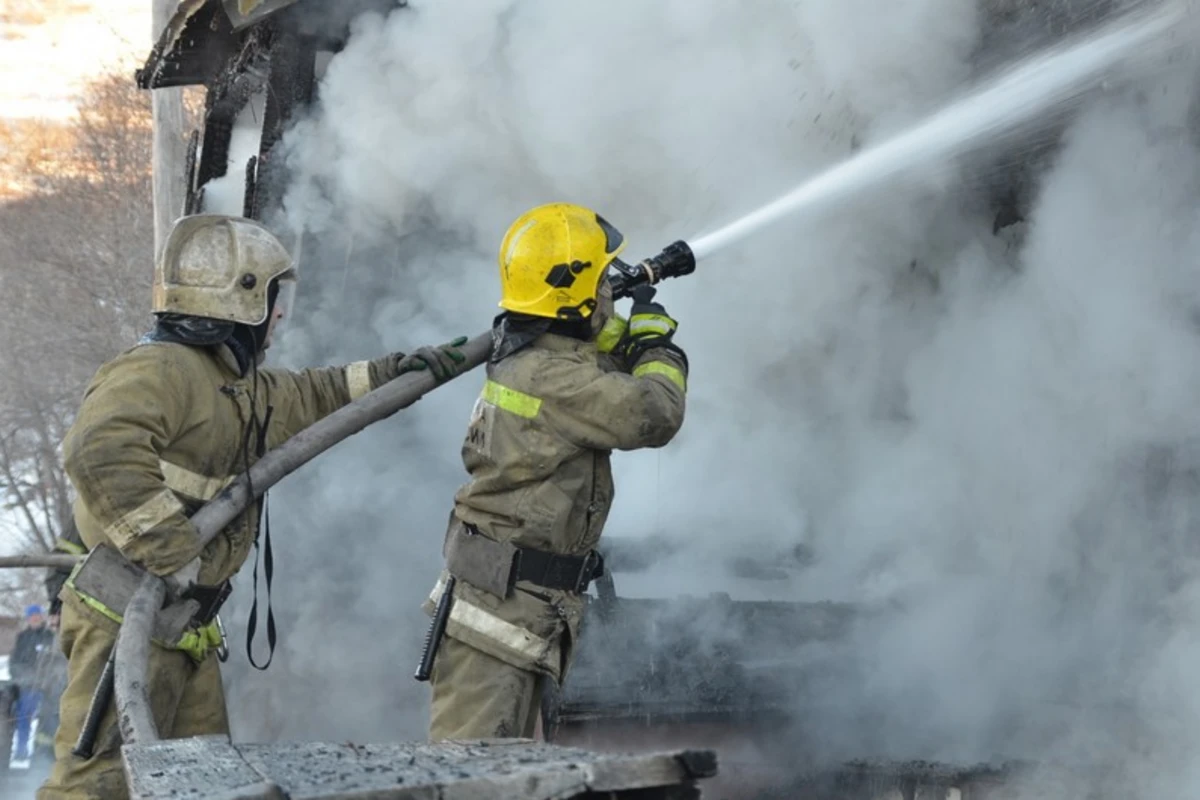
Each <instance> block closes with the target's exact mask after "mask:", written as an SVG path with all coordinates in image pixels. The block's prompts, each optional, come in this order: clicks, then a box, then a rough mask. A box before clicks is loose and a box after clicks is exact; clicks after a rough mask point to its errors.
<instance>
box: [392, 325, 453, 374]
mask: <svg viewBox="0 0 1200 800" xmlns="http://www.w3.org/2000/svg"><path fill="white" fill-rule="evenodd" d="M466 343H467V337H465V336H460V337H458V338H457V339H455V340H454V341H452V342H448V343H447V344H443V345H439V346H437V347H429V346H425V347H418V348H417V349H416V350H414V351H413V352H411V353H409V354H408V355H406V356H404V357H402V358H401V359H400V362H399V363H398V364H397V365H396V370H397V371H396V374H397V375H403V374H404V373H406V372H419V371H421V370H423V369H428V370H429V371H430V372H432V373H433V377H435V378H437V380H438V382H439V383H440V382H442V381H448V380H450V379H451V378H453V377H454V376H455V375H457V374H458V365H459V364H462V363H463V362H464V361H466V360H467V357H466V356H465V355H464V354H463V352H462V350H459V349H458V348H460V347H462V346H463V345H464V344H466Z"/></svg>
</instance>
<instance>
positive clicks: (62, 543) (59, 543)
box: [54, 537, 87, 556]
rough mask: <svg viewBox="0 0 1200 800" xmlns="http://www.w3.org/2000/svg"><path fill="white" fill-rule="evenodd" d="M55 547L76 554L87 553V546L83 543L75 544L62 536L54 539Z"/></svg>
mask: <svg viewBox="0 0 1200 800" xmlns="http://www.w3.org/2000/svg"><path fill="white" fill-rule="evenodd" d="M54 549H55V550H58V551H60V552H63V553H70V554H71V555H75V556H82V555H86V554H87V548H86V547H84V546H83V545H81V544H75V543H74V542H69V541H67V540H66V539H63V538H62V537H59V538H58V539H55V540H54Z"/></svg>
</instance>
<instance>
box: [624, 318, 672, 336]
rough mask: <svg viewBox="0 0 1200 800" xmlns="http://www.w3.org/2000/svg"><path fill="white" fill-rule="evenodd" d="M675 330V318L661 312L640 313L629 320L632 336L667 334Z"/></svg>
mask: <svg viewBox="0 0 1200 800" xmlns="http://www.w3.org/2000/svg"><path fill="white" fill-rule="evenodd" d="M674 330H675V320H673V319H671V318H670V317H664V316H663V315H661V314H638V315H636V316H635V317H633V318H632V319H631V320H629V335H630V336H645V335H647V334H656V335H659V336H666V335H667V334H669V333H671V332H672V331H674Z"/></svg>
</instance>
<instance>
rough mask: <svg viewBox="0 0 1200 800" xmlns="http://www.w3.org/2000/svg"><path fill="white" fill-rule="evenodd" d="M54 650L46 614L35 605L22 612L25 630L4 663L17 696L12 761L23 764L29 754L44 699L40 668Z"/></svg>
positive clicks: (18, 637) (52, 633)
mask: <svg viewBox="0 0 1200 800" xmlns="http://www.w3.org/2000/svg"><path fill="white" fill-rule="evenodd" d="M53 650H54V631H53V630H51V629H50V628H49V627H48V626H47V625H46V612H45V610H44V609H43V608H42V607H41V606H39V605H31V606H29V607H28V608H26V609H25V627H24V628H23V629H22V630H21V632H20V633H18V634H17V642H16V645H15V646H14V647H13V651H12V655H11V656H10V657H9V660H8V668H9V673H10V674H11V675H12V680H13V683H15V684H16V686H17V691H18V692H19V693H20V694H19V695H18V696H17V708H16V717H17V730H16V737H17V742H16V750H15V752H14V753H13V760H14V761H27V760H28V759H29V758H30V757H31V756H32V755H33V752H32V751H31V749H30V747H29V743H30V733H31V732H32V729H33V721H34V720H35V719H37V713H38V708H39V707H40V706H41V704H42V699H43V697H44V686H43V680H42V674H41V671H40V668H41V667H42V666H43V665H44V664H45V663H46V659H47V656H48V655H49V654H50V653H51V652H53Z"/></svg>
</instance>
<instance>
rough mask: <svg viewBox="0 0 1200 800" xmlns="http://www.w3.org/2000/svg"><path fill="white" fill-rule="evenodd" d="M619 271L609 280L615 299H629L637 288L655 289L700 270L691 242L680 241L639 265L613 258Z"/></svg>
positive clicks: (614, 266) (614, 264) (613, 263)
mask: <svg viewBox="0 0 1200 800" xmlns="http://www.w3.org/2000/svg"><path fill="white" fill-rule="evenodd" d="M612 266H613V268H614V269H615V270H616V272H615V273H614V274H613V275H612V276H611V277H610V278H609V279H608V280H609V284H610V285H611V286H612V290H613V299H614V300H619V299H621V298H622V297H628V296H629V293H630V292H632V291H633V290H634V288H635V287H638V286H642V285H649V286H653V285H654V284H656V283H658V282H659V281H661V280H662V279H664V278H678V277H679V276H681V275H690V274H692V273H693V272H695V271H696V256H695V254H693V253H692V248H691V247H689V246H688V243H687V242H685V241H683V240H682V239H680V240H679V241H677V242H673V243H672V244H669V245H667V246H666V247H664V248H663V251H662V252H661V253H659V254H658V255H656V256H654V257H652V258H647V259H645V260H644V261H640V262H638V264H637V265H630V264H626V263H625V262H624V261H622V260H620V259H619V258H618V259H613V262H612Z"/></svg>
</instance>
